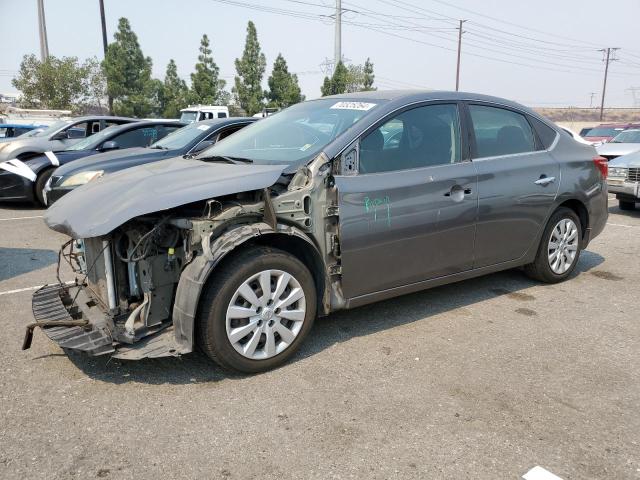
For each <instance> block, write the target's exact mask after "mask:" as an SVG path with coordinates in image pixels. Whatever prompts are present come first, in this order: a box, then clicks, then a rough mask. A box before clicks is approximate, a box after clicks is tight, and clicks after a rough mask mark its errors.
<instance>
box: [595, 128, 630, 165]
mask: <svg viewBox="0 0 640 480" xmlns="http://www.w3.org/2000/svg"><path fill="white" fill-rule="evenodd" d="M596 150H597V151H598V155H600V156H601V157H604V158H606V159H607V160H613V159H614V158H617V157H621V156H622V155H627V154H629V153H633V152H637V151H638V150H640V130H635V129H634V130H625V131H624V132H620V133H619V134H618V135H616V136H615V137H614V138H613V140H611V141H610V142H607V143H603V144H602V145H600V146H598V147H596Z"/></svg>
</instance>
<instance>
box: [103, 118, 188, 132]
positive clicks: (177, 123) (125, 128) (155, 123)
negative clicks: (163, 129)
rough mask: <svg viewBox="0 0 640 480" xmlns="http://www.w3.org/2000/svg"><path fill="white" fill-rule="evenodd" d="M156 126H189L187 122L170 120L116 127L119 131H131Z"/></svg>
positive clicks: (141, 122) (140, 122) (132, 123)
mask: <svg viewBox="0 0 640 480" xmlns="http://www.w3.org/2000/svg"><path fill="white" fill-rule="evenodd" d="M156 125H167V126H178V127H184V126H186V125H189V124H188V123H185V122H181V121H179V120H170V119H169V120H141V121H138V122H129V123H123V124H122V125H114V127H117V129H118V131H121V130H129V129H133V128H140V127H155V126H156ZM115 130H116V129H115V128H114V129H113V131H115Z"/></svg>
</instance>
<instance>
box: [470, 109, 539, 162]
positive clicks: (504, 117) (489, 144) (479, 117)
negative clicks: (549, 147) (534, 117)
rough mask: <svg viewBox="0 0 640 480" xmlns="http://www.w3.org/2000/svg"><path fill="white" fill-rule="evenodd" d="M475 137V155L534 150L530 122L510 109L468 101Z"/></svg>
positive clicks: (494, 154) (490, 155) (509, 153)
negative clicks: (469, 102)
mask: <svg viewBox="0 0 640 480" xmlns="http://www.w3.org/2000/svg"><path fill="white" fill-rule="evenodd" d="M469 113H470V115H471V121H472V124H473V132H474V135H475V140H476V158H485V157H497V156H501V155H514V154H518V153H527V152H534V151H536V142H535V137H534V135H533V130H532V129H531V125H529V122H528V121H527V119H526V117H525V116H524V115H522V114H520V113H517V112H514V111H513V110H507V109H505V108H500V107H489V106H485V105H469Z"/></svg>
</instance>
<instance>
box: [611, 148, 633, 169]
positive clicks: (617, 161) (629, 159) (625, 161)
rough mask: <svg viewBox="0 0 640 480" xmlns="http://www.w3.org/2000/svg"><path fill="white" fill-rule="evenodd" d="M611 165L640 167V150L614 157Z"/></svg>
mask: <svg viewBox="0 0 640 480" xmlns="http://www.w3.org/2000/svg"><path fill="white" fill-rule="evenodd" d="M611 167H624V168H640V152H634V153H630V154H629V155H623V156H621V157H618V158H614V159H613V160H611V161H610V162H609V168H611Z"/></svg>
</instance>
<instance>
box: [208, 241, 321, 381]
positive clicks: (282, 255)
mask: <svg viewBox="0 0 640 480" xmlns="http://www.w3.org/2000/svg"><path fill="white" fill-rule="evenodd" d="M265 272H268V273H266V274H265ZM283 273H286V274H288V275H290V276H291V279H287V277H286V276H285V275H282V274H283ZM261 279H263V280H264V279H269V287H267V288H269V290H270V293H271V297H272V298H271V300H270V302H273V303H267V302H266V300H264V301H263V295H262V291H263V289H262V287H261V286H260V285H261V284H262V283H261V281H260V280H261ZM285 283H286V284H285ZM264 284H265V285H266V282H265V283H264ZM280 285H284V287H282V288H283V289H282V290H280V294H279V295H278V291H279V288H278V287H279V286H280ZM247 288H249V289H250V290H251V291H252V292H253V301H249V299H248V298H247V297H251V294H250V293H251V292H247ZM240 289H243V292H244V293H245V294H246V295H247V296H246V297H245V296H244V295H243V293H242V292H240ZM299 289H300V290H301V292H300V290H299ZM300 293H302V294H303V296H302V297H301V298H300V299H299V300H296V301H294V302H292V303H291V304H290V305H289V306H286V307H284V308H283V309H282V310H281V309H280V308H278V307H276V305H278V304H279V303H280V302H281V301H283V300H284V299H286V298H296V297H297V296H298V295H299V294H300ZM200 298H201V299H200V304H199V308H198V316H197V318H196V342H197V344H198V346H199V347H200V349H201V350H203V351H204V353H206V354H207V356H209V358H211V359H212V360H214V361H215V362H216V363H217V364H219V365H220V366H221V367H223V368H225V369H228V370H234V371H237V372H242V373H259V372H264V371H267V370H271V369H273V368H275V367H278V366H280V365H282V364H283V363H284V362H286V361H287V360H288V359H289V358H290V357H291V356H292V355H293V354H294V353H295V352H296V350H297V349H298V348H299V346H300V344H301V343H302V341H303V340H304V338H305V337H306V336H307V334H308V333H309V331H310V330H311V327H312V326H313V321H314V320H315V316H316V298H317V295H316V287H315V283H314V280H313V276H312V275H311V272H309V270H308V269H307V267H306V266H305V265H304V264H303V263H302V262H301V261H300V260H298V259H297V258H295V257H293V256H291V255H289V254H288V253H286V252H283V251H281V250H277V249H274V248H268V247H251V248H249V249H247V250H244V251H242V252H240V253H238V254H237V255H235V256H234V257H232V258H231V259H229V260H228V261H227V262H225V263H224V264H223V265H221V266H220V268H219V270H218V271H214V272H213V274H212V276H211V277H210V279H209V281H208V282H207V285H206V286H205V289H204V292H203V294H202V296H201V297H200ZM230 309H233V310H230ZM283 311H288V312H291V313H288V314H287V317H288V318H285V317H284V316H279V314H281V313H282V312H283ZM248 312H251V313H248ZM228 314H230V315H228ZM228 316H229V318H228ZM232 317H233V318H232ZM292 318H296V320H292ZM300 319H301V320H300ZM245 332H246V335H245V336H244V337H239V335H242V334H243V333H245ZM233 333H235V334H236V336H235V338H233V340H232V336H233ZM258 335H259V336H258ZM269 339H271V340H272V341H271V342H269V341H268V340H269Z"/></svg>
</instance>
